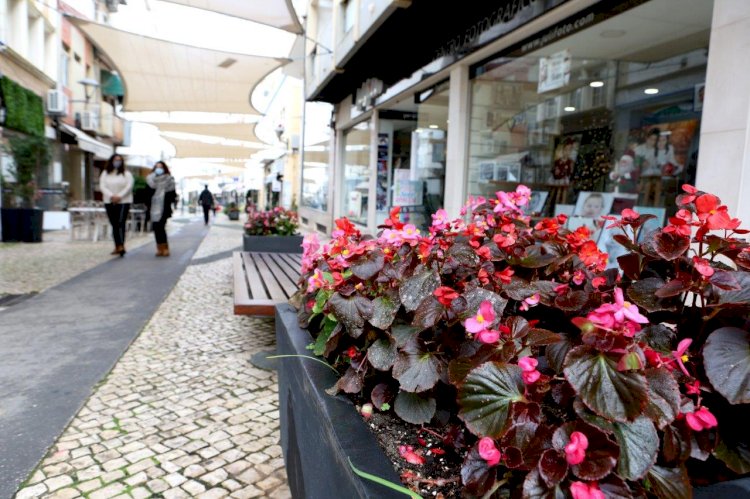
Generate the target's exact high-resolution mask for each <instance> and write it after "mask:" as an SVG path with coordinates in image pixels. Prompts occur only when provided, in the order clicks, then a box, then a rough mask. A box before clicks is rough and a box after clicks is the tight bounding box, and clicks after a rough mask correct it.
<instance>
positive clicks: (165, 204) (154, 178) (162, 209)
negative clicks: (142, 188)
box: [146, 161, 177, 256]
mask: <svg viewBox="0 0 750 499" xmlns="http://www.w3.org/2000/svg"><path fill="white" fill-rule="evenodd" d="M146 183H147V184H148V185H149V187H151V188H152V189H153V190H154V193H153V195H152V196H151V210H150V214H151V227H152V228H153V230H154V237H155V238H156V256H169V242H168V241H167V230H166V225H167V220H168V219H169V217H171V216H172V204H173V203H174V202H175V199H176V198H177V192H176V191H175V183H174V177H172V175H171V174H170V173H169V167H168V166H167V164H166V163H165V162H164V161H158V162H157V163H156V164H155V165H154V168H153V169H152V170H151V173H149V174H148V176H147V177H146Z"/></svg>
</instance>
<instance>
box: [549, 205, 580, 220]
mask: <svg viewBox="0 0 750 499" xmlns="http://www.w3.org/2000/svg"><path fill="white" fill-rule="evenodd" d="M575 209H576V205H574V204H556V205H555V212H554V216H557V215H567V216H568V217H572V216H573V212H574V211H575Z"/></svg>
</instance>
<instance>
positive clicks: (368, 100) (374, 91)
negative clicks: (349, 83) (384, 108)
mask: <svg viewBox="0 0 750 499" xmlns="http://www.w3.org/2000/svg"><path fill="white" fill-rule="evenodd" d="M384 88H385V86H384V85H383V82H382V81H381V80H378V79H377V78H370V79H369V80H367V81H365V82H364V83H363V84H362V86H361V87H359V88H358V89H357V93H356V94H355V100H354V104H355V105H356V107H357V109H359V110H360V111H365V110H367V109H369V108H370V107H372V105H373V103H374V102H375V99H377V98H378V96H379V95H381V94H382V93H383V89H384Z"/></svg>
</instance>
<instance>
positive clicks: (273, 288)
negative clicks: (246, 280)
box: [251, 253, 287, 302]
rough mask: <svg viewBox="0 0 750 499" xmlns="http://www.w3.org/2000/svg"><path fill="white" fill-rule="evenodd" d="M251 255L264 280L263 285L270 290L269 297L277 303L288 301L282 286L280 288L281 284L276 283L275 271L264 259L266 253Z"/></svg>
mask: <svg viewBox="0 0 750 499" xmlns="http://www.w3.org/2000/svg"><path fill="white" fill-rule="evenodd" d="M251 255H252V257H253V260H255V264H256V266H257V267H258V271H259V272H260V276H261V278H262V279H263V284H265V286H266V289H267V290H268V297H269V298H270V299H272V300H276V301H282V302H283V301H286V299H287V296H286V293H284V290H283V289H281V286H279V283H278V282H277V281H276V277H275V276H274V273H273V271H272V270H271V268H269V266H268V263H267V262H266V259H265V258H264V255H265V253H251Z"/></svg>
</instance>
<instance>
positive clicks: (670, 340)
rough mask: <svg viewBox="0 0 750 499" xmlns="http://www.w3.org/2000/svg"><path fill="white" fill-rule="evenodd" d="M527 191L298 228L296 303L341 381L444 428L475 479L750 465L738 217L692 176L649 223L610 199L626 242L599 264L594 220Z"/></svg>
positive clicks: (571, 477) (601, 491)
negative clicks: (428, 223)
mask: <svg viewBox="0 0 750 499" xmlns="http://www.w3.org/2000/svg"><path fill="white" fill-rule="evenodd" d="M528 194H529V191H528V189H527V188H525V187H523V186H520V187H519V188H518V189H517V190H516V191H515V192H513V193H498V194H497V196H496V198H495V199H490V200H487V199H484V198H473V199H471V200H470V202H469V203H468V204H467V206H466V208H465V209H464V213H465V214H466V215H467V218H466V220H463V219H456V220H449V219H448V217H447V214H446V213H445V212H444V211H443V210H440V211H439V212H438V213H436V214H435V215H433V224H432V227H431V228H430V230H429V233H426V234H423V233H420V232H419V231H418V230H417V229H416V228H415V227H413V226H411V225H408V224H404V223H402V222H400V221H399V219H398V209H397V208H396V209H394V210H393V211H392V212H391V215H390V218H389V219H388V220H387V221H386V223H385V224H384V226H383V230H382V231H381V233H380V234H379V236H378V237H377V238H375V239H372V238H366V237H363V236H362V235H361V234H360V232H359V231H358V230H357V229H356V227H355V226H354V225H353V224H351V222H349V221H348V220H346V219H341V220H339V221H337V229H336V231H335V232H334V233H333V239H332V240H331V241H330V242H329V243H328V244H326V245H324V246H322V247H320V245H318V244H317V243H315V242H313V241H309V242H308V243H307V244H306V246H305V249H306V251H305V254H304V259H303V260H304V261H305V269H304V275H303V280H304V282H303V283H302V284H303V286H302V289H301V291H300V297H299V298H300V302H301V303H304V304H307V305H306V306H305V307H301V309H300V312H299V319H300V323H301V325H302V326H303V327H306V328H308V329H309V330H310V331H311V332H312V334H313V336H314V337H315V343H314V345H312V349H313V351H314V353H315V354H316V355H320V356H324V357H326V358H327V359H328V360H329V361H330V362H331V363H332V364H333V365H334V366H335V367H337V368H338V369H339V370H340V372H341V375H342V376H341V378H340V379H339V380H338V382H337V383H336V385H335V387H334V391H343V392H346V393H350V394H357V395H359V396H361V397H364V398H365V399H367V400H371V401H372V404H373V406H374V408H375V409H376V410H391V407H392V410H393V411H394V412H395V415H396V416H397V417H399V418H401V419H402V420H404V421H405V422H407V423H411V424H414V425H426V424H430V425H432V426H433V427H434V428H436V429H439V430H440V431H441V432H442V434H444V435H449V437H445V438H444V439H443V442H442V444H443V445H442V446H441V448H442V451H441V455H442V453H443V451H446V452H447V453H448V454H452V455H453V456H455V457H456V459H460V460H461V461H462V462H463V465H462V467H461V471H460V475H461V477H460V478H461V482H462V485H463V493H464V495H465V496H468V497H482V496H485V497H488V496H490V495H492V494H493V491H495V490H497V489H498V488H499V487H503V488H507V489H511V490H516V491H518V493H519V495H521V496H523V497H561V496H564V495H570V496H573V497H576V498H589V497H590V498H602V497H612V496H614V497H665V498H672V497H674V498H677V497H689V495H690V490H691V487H692V484H704V483H707V482H711V481H720V480H726V479H730V478H733V477H737V476H740V475H742V474H747V473H748V472H750V430H749V429H748V426H747V425H746V424H745V422H746V420H747V418H748V416H750V410H749V407H750V406H749V405H748V403H750V333H748V320H747V314H748V312H749V311H750V272H748V270H750V245H748V243H747V242H745V241H744V240H743V239H741V238H740V237H738V236H741V235H743V234H746V233H747V231H745V230H741V229H739V221H737V220H736V219H732V218H730V217H729V215H727V213H726V207H723V206H722V205H721V204H720V201H719V200H718V198H716V197H715V196H712V195H710V194H706V193H703V192H700V191H698V190H697V189H695V188H693V187H690V186H686V187H685V194H684V195H682V196H680V197H679V198H678V203H679V204H680V207H681V209H680V211H679V212H678V213H677V215H676V216H675V217H672V218H670V221H669V225H668V226H667V227H665V228H663V229H659V230H657V231H655V232H653V233H651V234H649V235H647V236H646V237H645V238H643V237H640V234H639V233H640V232H641V231H642V229H643V225H644V223H645V222H646V221H647V220H648V219H649V218H651V215H640V214H638V213H637V212H635V211H633V210H630V209H628V210H625V211H624V212H623V214H622V216H621V217H619V218H618V217H608V218H609V219H610V221H611V223H610V225H609V227H610V228H609V229H608V230H615V231H618V232H619V233H618V234H616V235H614V236H613V238H614V239H615V240H616V241H618V242H619V243H620V244H622V245H623V246H625V247H626V248H627V250H628V251H629V252H628V253H627V254H625V255H623V256H621V257H619V258H618V262H619V264H620V267H621V271H619V272H618V271H617V270H615V269H611V270H605V268H606V265H607V259H608V257H607V255H606V254H604V253H602V252H600V251H599V249H598V248H597V246H596V244H595V243H594V242H593V241H591V240H589V233H588V230H587V229H584V228H581V229H577V230H576V231H570V230H568V229H566V228H564V227H563V225H564V222H565V217H557V218H551V219H545V220H542V221H540V222H538V223H536V224H535V225H533V226H532V225H531V224H530V220H529V218H528V217H525V216H524V215H523V213H522V211H521V210H522V207H523V206H524V205H525V203H526V202H527V201H528ZM717 231H718V232H717ZM401 455H402V457H403V458H404V459H407V460H409V462H412V463H417V462H419V461H421V460H422V458H423V456H422V455H421V454H419V453H418V452H417V451H414V450H413V448H409V447H404V448H403V449H402V451H401ZM415 456H416V457H415Z"/></svg>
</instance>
